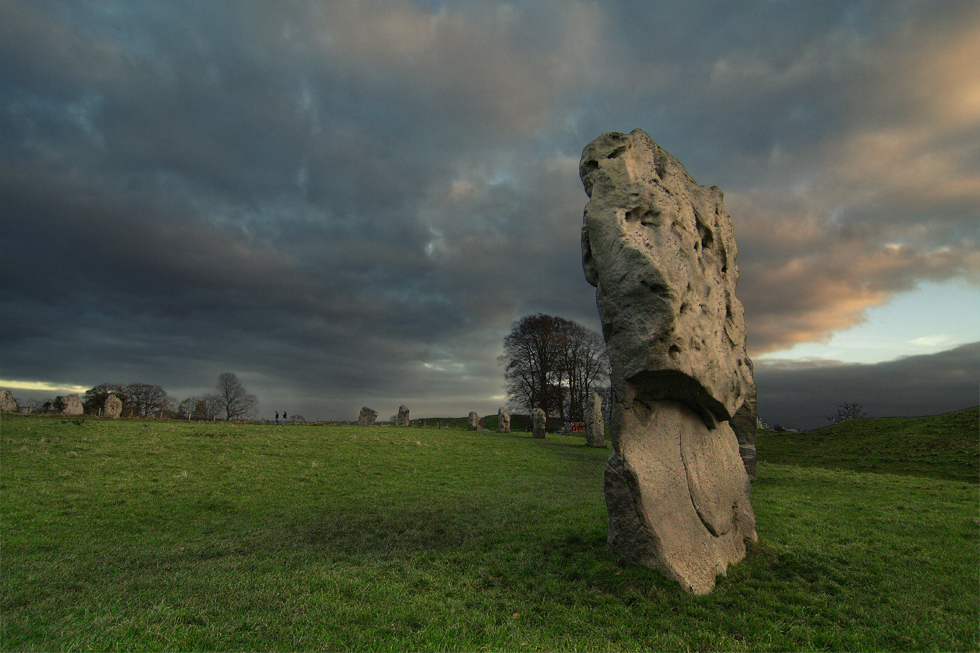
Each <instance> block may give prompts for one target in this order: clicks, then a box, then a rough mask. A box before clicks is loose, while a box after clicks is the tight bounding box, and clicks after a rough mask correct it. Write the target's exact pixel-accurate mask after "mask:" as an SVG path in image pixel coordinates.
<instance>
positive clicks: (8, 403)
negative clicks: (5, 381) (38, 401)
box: [0, 389, 17, 413]
mask: <svg viewBox="0 0 980 653" xmlns="http://www.w3.org/2000/svg"><path fill="white" fill-rule="evenodd" d="M16 412H17V400H16V399H14V393H13V392H11V391H10V390H6V389H5V390H0V413H16Z"/></svg>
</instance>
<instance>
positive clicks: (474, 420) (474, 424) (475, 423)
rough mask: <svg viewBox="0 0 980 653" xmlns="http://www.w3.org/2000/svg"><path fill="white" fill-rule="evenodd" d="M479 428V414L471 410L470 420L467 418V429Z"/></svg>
mask: <svg viewBox="0 0 980 653" xmlns="http://www.w3.org/2000/svg"><path fill="white" fill-rule="evenodd" d="M479 428H480V416H479V415H477V414H476V413H473V412H471V413H470V420H469V430H471V431H477V430H479Z"/></svg>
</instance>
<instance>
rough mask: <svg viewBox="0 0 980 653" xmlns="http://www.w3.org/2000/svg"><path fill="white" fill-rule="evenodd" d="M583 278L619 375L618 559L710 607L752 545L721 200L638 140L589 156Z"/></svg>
mask: <svg viewBox="0 0 980 653" xmlns="http://www.w3.org/2000/svg"><path fill="white" fill-rule="evenodd" d="M579 172H580V175H581V177H582V182H583V184H584V185H585V190H586V192H587V193H588V194H589V197H590V202H589V203H588V205H587V206H586V207H585V215H584V224H583V228H582V262H583V267H584V269H585V276H586V279H588V281H589V283H591V284H592V285H594V286H595V287H596V303H597V304H598V307H599V316H600V318H601V320H602V326H603V334H604V336H605V339H606V347H607V349H608V351H609V357H610V362H611V364H612V375H611V377H612V398H613V405H612V415H613V417H612V428H611V433H612V446H613V452H612V455H611V456H610V459H609V465H608V467H607V468H606V478H605V494H606V505H607V508H608V511H609V539H608V545H609V550H610V552H611V553H612V554H613V555H614V556H615V557H617V558H618V559H619V560H620V561H622V562H628V563H633V564H641V565H645V566H648V567H652V568H655V569H658V570H660V571H661V572H662V573H664V574H665V575H666V576H667V577H668V578H671V579H673V580H675V581H676V582H678V583H679V584H680V585H681V586H682V587H684V588H685V589H686V590H688V591H691V592H694V593H696V594H706V593H708V592H710V591H711V590H712V589H713V588H714V584H715V577H716V576H717V575H718V574H723V573H725V571H726V569H727V567H728V565H729V564H731V563H734V562H737V561H739V560H741V559H742V558H743V557H744V556H745V546H746V542H753V541H755V540H756V533H755V516H754V514H753V512H752V506H751V504H750V502H749V487H750V486H749V480H748V477H747V476H746V473H745V468H744V467H743V465H742V461H741V459H740V458H739V453H738V443H737V441H736V438H735V434H734V433H733V432H732V429H731V427H730V426H729V424H728V420H730V419H731V418H732V417H733V416H734V415H735V413H736V411H737V410H738V409H739V407H740V406H742V404H743V402H744V401H745V398H746V396H747V395H748V394H749V392H750V388H751V387H752V385H753V379H752V368H751V367H750V365H749V361H748V356H747V355H746V352H745V320H744V316H743V310H742V304H741V302H740V301H739V300H738V299H737V298H736V297H735V286H736V283H737V282H738V268H737V267H736V265H735V255H736V248H735V238H734V234H733V228H732V221H731V218H730V217H729V216H728V214H727V213H726V212H725V208H724V205H723V203H722V192H721V191H720V190H719V189H718V188H715V187H712V188H705V187H702V186H698V185H697V183H696V182H695V181H694V180H693V179H691V177H690V176H689V175H688V174H687V171H686V170H684V167H683V166H682V165H681V164H680V162H678V161H677V160H676V159H674V157H672V156H671V155H670V154H668V153H667V152H666V151H664V150H663V149H661V148H660V147H659V146H658V145H657V144H656V143H654V142H653V141H652V140H650V137H649V136H647V134H646V133H644V132H643V131H641V130H635V131H633V132H632V133H631V134H629V135H626V134H619V133H606V134H603V135H602V136H600V137H599V138H597V139H596V140H594V141H593V142H592V143H590V144H589V145H588V146H586V148H585V150H584V151H583V153H582V160H581V162H580V165H579Z"/></svg>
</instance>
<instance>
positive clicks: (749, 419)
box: [729, 361, 759, 481]
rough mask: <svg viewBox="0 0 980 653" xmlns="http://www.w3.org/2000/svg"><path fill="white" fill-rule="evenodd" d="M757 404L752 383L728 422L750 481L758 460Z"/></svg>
mask: <svg viewBox="0 0 980 653" xmlns="http://www.w3.org/2000/svg"><path fill="white" fill-rule="evenodd" d="M749 366H750V367H752V361H749ZM753 369H754V368H753ZM758 406H759V403H758V397H757V394H756V389H755V384H754V383H753V384H752V386H751V387H750V388H749V392H748V394H747V395H746V397H745V402H743V403H742V406H741V408H739V409H738V410H737V411H735V416H734V417H732V419H731V422H729V423H730V425H731V427H732V430H733V431H734V432H735V439H736V440H738V455H739V456H741V458H742V464H743V465H744V466H745V473H746V474H748V476H749V480H752V481H754V480H755V476H756V467H757V466H758V462H759V458H758V456H757V455H756V451H755V432H756V428H757V427H758V423H759V412H758V411H759V409H758Z"/></svg>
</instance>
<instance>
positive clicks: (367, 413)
mask: <svg viewBox="0 0 980 653" xmlns="http://www.w3.org/2000/svg"><path fill="white" fill-rule="evenodd" d="M376 419H378V411H376V410H371V409H370V408H368V407H367V406H364V407H363V408H361V413H360V415H358V416H357V425H358V426H373V425H374V420H376Z"/></svg>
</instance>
